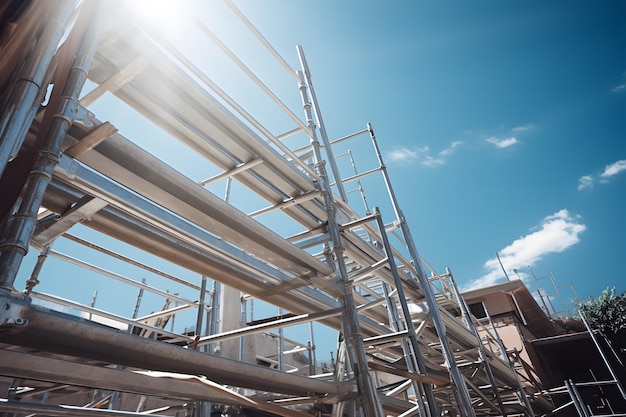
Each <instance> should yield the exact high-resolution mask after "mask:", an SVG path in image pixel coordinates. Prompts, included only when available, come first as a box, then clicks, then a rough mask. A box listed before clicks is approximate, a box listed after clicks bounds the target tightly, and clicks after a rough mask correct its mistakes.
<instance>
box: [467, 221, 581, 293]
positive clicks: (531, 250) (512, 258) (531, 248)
mask: <svg viewBox="0 0 626 417" xmlns="http://www.w3.org/2000/svg"><path fill="white" fill-rule="evenodd" d="M585 229H587V226H585V225H584V224H582V223H580V222H579V218H578V217H576V216H572V215H571V214H570V213H569V211H567V210H566V209H563V210H560V211H558V212H556V213H554V214H552V215H550V216H548V217H546V218H545V219H543V221H542V223H541V225H540V226H539V228H538V230H536V231H534V232H531V233H529V234H527V235H526V236H522V237H520V238H518V239H516V240H514V241H513V242H512V243H511V244H510V245H508V246H506V247H505V248H503V249H501V250H499V251H498V254H499V256H500V260H501V261H502V265H504V267H505V269H506V270H507V274H508V275H509V277H512V276H513V277H514V276H515V275H514V274H515V272H514V270H518V269H520V268H525V267H527V266H529V265H532V264H534V263H536V262H538V261H540V260H541V259H543V257H544V256H546V255H548V254H550V253H560V252H563V251H565V250H566V249H568V248H569V247H571V246H572V245H575V244H576V243H578V242H580V238H579V237H578V235H579V234H580V233H582V232H583V231H585ZM484 267H485V269H486V271H487V273H486V274H485V275H483V276H482V277H480V278H476V279H474V280H472V281H470V282H469V284H467V285H466V286H465V287H464V290H465V291H466V290H470V289H475V288H481V287H484V286H488V285H492V284H494V283H496V282H497V281H499V280H501V279H503V278H504V274H503V272H502V268H501V266H500V262H499V261H498V259H497V258H496V257H493V258H491V259H489V260H488V261H486V262H485V264H484Z"/></svg>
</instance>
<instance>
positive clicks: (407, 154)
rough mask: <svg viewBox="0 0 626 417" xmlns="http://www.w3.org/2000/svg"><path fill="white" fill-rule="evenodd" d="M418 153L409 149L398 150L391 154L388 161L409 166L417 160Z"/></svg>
mask: <svg viewBox="0 0 626 417" xmlns="http://www.w3.org/2000/svg"><path fill="white" fill-rule="evenodd" d="M417 157H418V153H417V152H416V151H412V150H410V149H407V148H397V149H394V150H393V151H391V152H389V154H388V155H387V159H389V160H390V161H391V162H397V163H400V164H404V165H408V164H411V163H412V162H413V161H415V160H417Z"/></svg>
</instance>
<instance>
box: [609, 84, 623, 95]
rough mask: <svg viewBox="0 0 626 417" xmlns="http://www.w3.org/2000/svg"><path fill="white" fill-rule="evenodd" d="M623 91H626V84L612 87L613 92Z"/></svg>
mask: <svg viewBox="0 0 626 417" xmlns="http://www.w3.org/2000/svg"><path fill="white" fill-rule="evenodd" d="M622 91H626V84H620V85H616V86H615V87H613V88H612V89H611V92H612V93H620V92H622Z"/></svg>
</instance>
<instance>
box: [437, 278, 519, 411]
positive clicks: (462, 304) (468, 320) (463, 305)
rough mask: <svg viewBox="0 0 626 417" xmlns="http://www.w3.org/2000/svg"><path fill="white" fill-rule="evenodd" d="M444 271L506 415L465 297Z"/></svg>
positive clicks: (494, 393)
mask: <svg viewBox="0 0 626 417" xmlns="http://www.w3.org/2000/svg"><path fill="white" fill-rule="evenodd" d="M446 273H447V274H448V276H449V277H450V283H451V284H452V285H451V287H452V290H453V292H454V296H455V297H456V299H457V301H458V303H459V307H461V315H462V317H463V318H464V319H465V321H466V323H467V327H468V328H469V329H470V331H471V332H472V334H474V336H476V342H477V343H478V353H479V356H480V360H481V362H482V363H483V365H484V367H485V374H486V375H487V378H488V379H489V385H491V391H492V392H493V396H494V397H495V398H496V402H497V403H498V408H499V409H500V411H501V412H502V416H503V417H507V413H506V410H505V408H504V403H503V402H502V398H501V397H500V392H499V391H498V386H497V385H496V380H495V378H494V376H493V370H492V369H491V364H490V363H489V357H488V356H487V352H485V348H484V346H483V343H482V341H481V340H480V334H479V333H478V329H477V328H476V326H475V325H474V321H473V320H472V315H471V314H470V312H469V308H468V307H467V304H466V303H465V299H464V298H463V297H462V296H461V293H460V292H459V288H458V287H457V285H456V281H455V279H454V276H453V275H452V271H450V268H446Z"/></svg>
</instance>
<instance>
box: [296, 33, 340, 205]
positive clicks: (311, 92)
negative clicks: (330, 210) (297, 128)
mask: <svg viewBox="0 0 626 417" xmlns="http://www.w3.org/2000/svg"><path fill="white" fill-rule="evenodd" d="M296 48H297V49H298V58H300V65H301V66H302V72H303V75H304V79H305V81H306V84H307V87H308V90H309V95H310V99H311V105H312V107H313V112H314V113H315V119H316V120H317V124H318V127H319V131H320V136H321V137H322V141H323V142H324V149H325V150H326V155H327V156H328V163H329V164H330V170H331V172H332V173H333V177H334V178H335V185H336V186H337V189H338V190H339V196H340V197H341V199H342V200H343V201H344V202H347V201H348V196H347V195H346V190H345V189H344V188H343V182H342V181H341V176H340V175H339V168H337V162H336V161H335V156H334V155H333V150H332V148H331V146H330V141H329V140H328V134H327V133H326V126H325V125H324V119H322V113H321V112H320V110H319V106H318V104H317V96H316V95H315V90H314V89H313V82H312V80H311V72H310V71H309V65H308V64H307V62H306V57H305V56H304V50H303V49H302V46H300V45H298V46H297V47H296Z"/></svg>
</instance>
